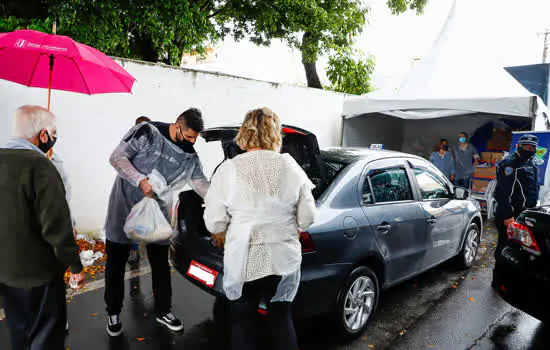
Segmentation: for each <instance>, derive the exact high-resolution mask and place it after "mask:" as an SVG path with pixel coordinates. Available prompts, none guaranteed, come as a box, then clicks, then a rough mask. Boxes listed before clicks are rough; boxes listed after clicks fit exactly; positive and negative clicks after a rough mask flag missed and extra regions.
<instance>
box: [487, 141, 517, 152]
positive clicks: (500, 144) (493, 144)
mask: <svg viewBox="0 0 550 350" xmlns="http://www.w3.org/2000/svg"><path fill="white" fill-rule="evenodd" d="M511 144H512V140H510V139H508V138H492V139H490V140H489V141H487V150H488V151H508V150H509V149H510V145H511Z"/></svg>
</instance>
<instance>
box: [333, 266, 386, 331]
mask: <svg viewBox="0 0 550 350" xmlns="http://www.w3.org/2000/svg"><path fill="white" fill-rule="evenodd" d="M379 294H380V287H379V284H378V278H377V277H376V274H375V273H374V272H373V271H372V270H371V269H369V268H368V267H366V266H361V267H358V268H356V269H355V270H353V271H352V272H351V273H350V274H349V276H348V277H347V278H346V280H345V282H344V285H343V286H342V289H341V290H340V293H339V295H338V301H337V303H336V310H335V311H334V321H335V322H334V323H335V326H336V329H337V331H338V333H339V334H340V336H341V338H343V340H346V341H349V340H353V339H356V338H358V337H359V336H360V335H361V334H362V333H363V332H364V331H365V329H366V328H367V326H368V324H369V321H370V320H371V318H372V315H373V314H374V312H375V311H376V308H377V306H378V298H379Z"/></svg>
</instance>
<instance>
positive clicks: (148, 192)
mask: <svg viewBox="0 0 550 350" xmlns="http://www.w3.org/2000/svg"><path fill="white" fill-rule="evenodd" d="M139 188H141V191H142V192H143V194H144V195H145V197H149V198H152V197H153V196H154V195H155V192H154V191H153V186H151V184H150V183H149V180H148V179H143V180H141V181H140V183H139Z"/></svg>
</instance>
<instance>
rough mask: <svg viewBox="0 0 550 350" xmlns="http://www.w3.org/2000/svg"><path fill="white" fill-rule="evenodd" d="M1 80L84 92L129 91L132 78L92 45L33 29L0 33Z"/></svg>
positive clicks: (89, 93)
mask: <svg viewBox="0 0 550 350" xmlns="http://www.w3.org/2000/svg"><path fill="white" fill-rule="evenodd" d="M0 79H4V80H9V81H12V82H15V83H19V84H22V85H26V86H32V87H40V88H47V89H48V109H49V108H50V97H51V90H52V89H54V90H64V91H72V92H79V93H83V94H88V95H93V94H103V93H115V92H126V93H128V92H131V91H132V85H133V84H134V82H135V80H136V79H135V78H134V77H132V76H131V75H130V74H129V73H128V72H126V71H125V70H124V69H123V68H122V67H121V66H120V65H119V64H118V63H116V62H115V61H113V60H112V59H111V58H109V57H108V56H107V55H105V54H104V53H102V52H101V51H98V50H96V49H94V48H93V47H90V46H87V45H84V44H80V43H77V42H76V41H74V40H73V39H71V38H69V37H66V36H62V35H52V34H46V33H42V32H38V31H35V30H17V31H15V32H10V33H0Z"/></svg>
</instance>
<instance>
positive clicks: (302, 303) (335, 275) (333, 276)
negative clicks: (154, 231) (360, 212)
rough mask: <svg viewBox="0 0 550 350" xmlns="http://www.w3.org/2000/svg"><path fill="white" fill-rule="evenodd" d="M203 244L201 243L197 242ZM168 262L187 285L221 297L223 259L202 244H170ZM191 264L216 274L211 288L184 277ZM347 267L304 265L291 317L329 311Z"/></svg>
mask: <svg viewBox="0 0 550 350" xmlns="http://www.w3.org/2000/svg"><path fill="white" fill-rule="evenodd" d="M199 243H204V242H199ZM170 250H171V254H170V256H171V260H172V264H173V265H174V268H175V269H176V270H177V271H178V272H179V273H180V274H181V275H182V276H183V277H184V278H185V279H187V280H188V281H189V282H191V283H192V284H194V285H195V286H197V287H199V288H200V289H202V290H204V291H205V292H207V293H210V294H212V295H214V296H216V297H225V294H224V292H223V282H222V281H223V257H222V256H220V255H216V254H215V253H214V252H213V251H207V249H206V246H205V245H204V244H200V245H196V246H195V245H194V244H192V243H191V245H189V244H187V243H186V244H182V243H181V241H179V242H178V241H176V242H173V243H172V245H171V249H170ZM191 261H196V262H198V263H200V264H203V265H205V266H207V267H209V268H212V269H214V270H216V271H218V272H219V274H218V276H217V278H216V281H215V283H214V286H213V287H212V288H210V287H207V286H206V285H205V284H203V283H201V282H199V281H197V280H195V279H194V278H192V277H190V276H189V275H188V274H187V271H188V269H189V265H190V264H191ZM350 268H351V264H334V265H306V266H303V267H302V278H301V281H300V288H299V290H298V294H297V296H296V299H295V300H294V302H293V309H294V315H295V317H296V318H299V319H307V318H312V317H315V316H318V315H321V314H325V313H328V312H330V311H332V310H333V307H334V305H335V303H336V298H337V296H338V293H339V291H340V288H341V286H342V283H343V280H344V278H345V276H346V275H347V273H348V271H349V269H350Z"/></svg>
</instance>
